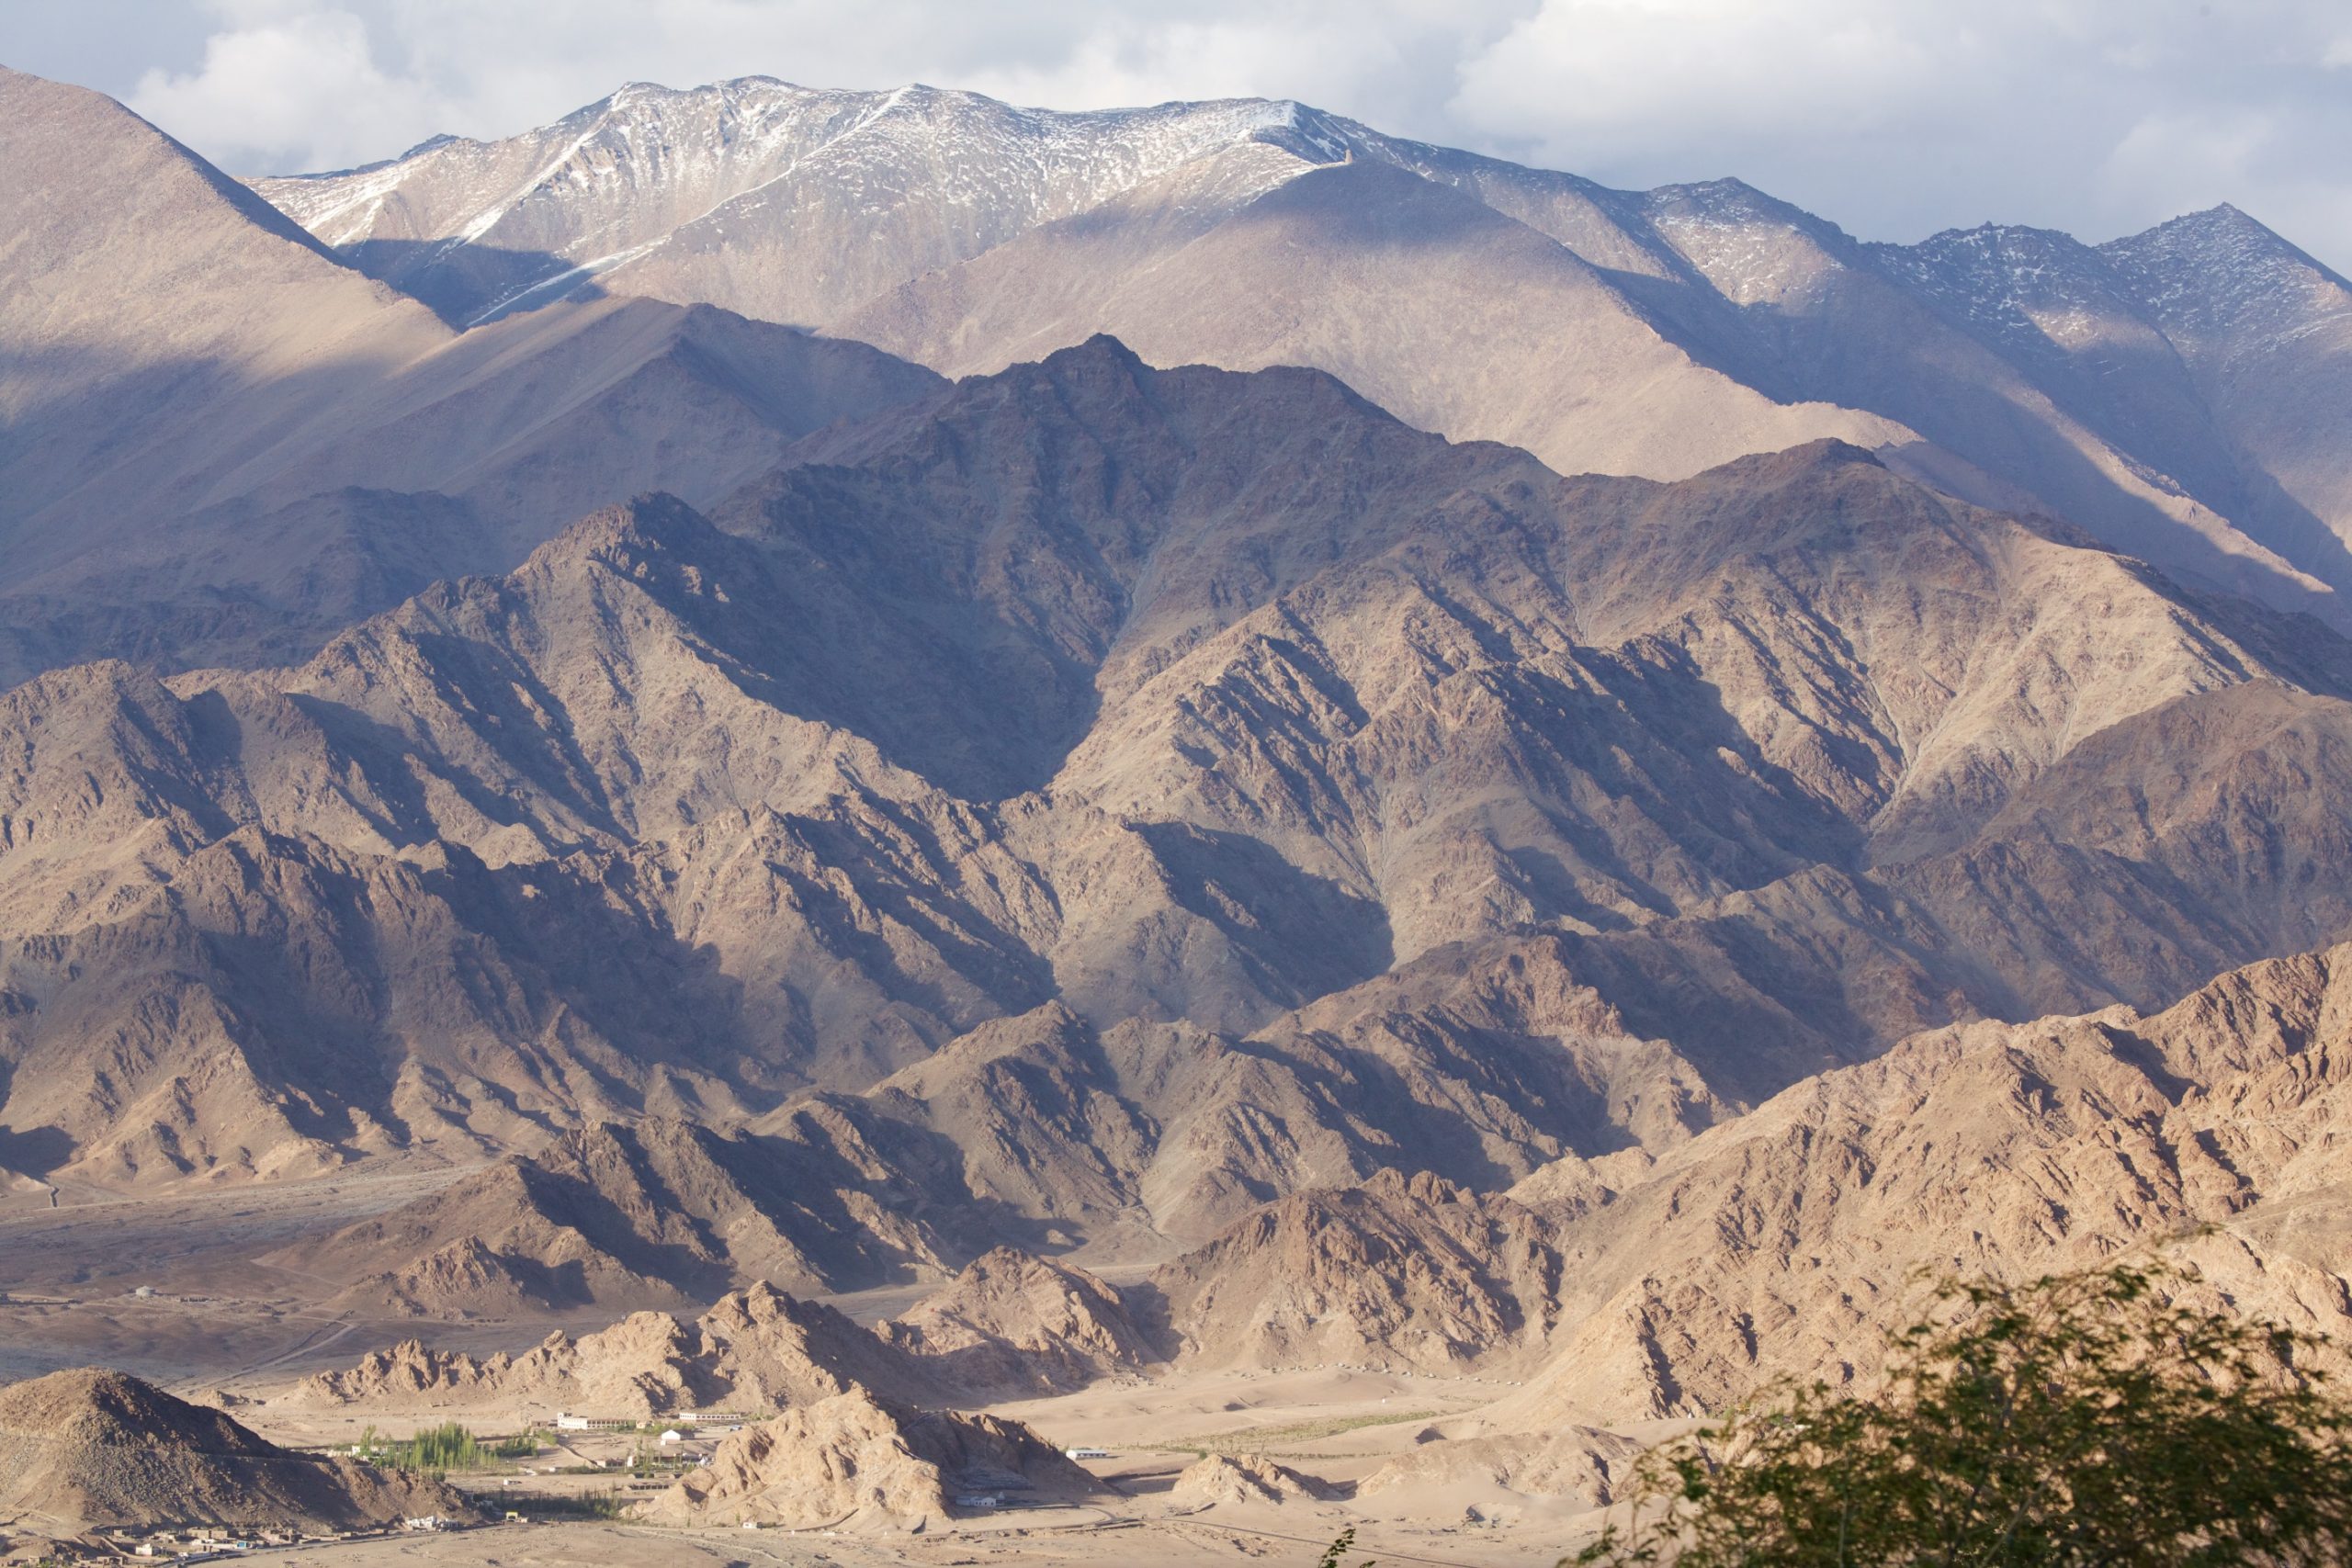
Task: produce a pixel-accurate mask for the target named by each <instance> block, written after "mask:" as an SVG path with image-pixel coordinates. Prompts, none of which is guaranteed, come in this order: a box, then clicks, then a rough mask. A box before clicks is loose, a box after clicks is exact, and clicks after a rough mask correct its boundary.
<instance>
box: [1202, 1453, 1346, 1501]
mask: <svg viewBox="0 0 2352 1568" xmlns="http://www.w3.org/2000/svg"><path fill="white" fill-rule="evenodd" d="M1329 1495H1331V1493H1330V1488H1329V1487H1327V1486H1325V1485H1324V1484H1323V1483H1321V1482H1319V1481H1317V1480H1316V1479H1315V1478H1314V1477H1313V1476H1311V1475H1304V1474H1301V1473H1300V1472H1297V1471H1295V1470H1293V1469H1291V1468H1290V1467H1289V1466H1288V1465H1282V1464H1276V1463H1275V1462H1274V1461H1272V1460H1270V1459H1268V1458H1267V1457H1266V1456H1265V1455H1263V1454H1204V1455H1203V1456H1202V1457H1201V1458H1199V1459H1197V1460H1194V1461H1193V1462H1192V1463H1191V1464H1188V1465H1186V1466H1185V1467H1184V1469H1183V1471H1182V1473H1180V1474H1179V1475H1178V1476H1177V1477H1176V1485H1175V1489H1174V1491H1173V1492H1172V1493H1171V1494H1170V1502H1172V1503H1177V1504H1182V1505H1186V1506H1192V1507H1196V1508H1200V1507H1214V1506H1216V1505H1217V1504H1219V1503H1287V1502H1289V1501H1290V1500H1291V1499H1293V1498H1298V1497H1303V1498H1306V1499H1308V1500H1310V1501H1311V1500H1317V1499H1321V1498H1325V1497H1328V1496H1329Z"/></svg>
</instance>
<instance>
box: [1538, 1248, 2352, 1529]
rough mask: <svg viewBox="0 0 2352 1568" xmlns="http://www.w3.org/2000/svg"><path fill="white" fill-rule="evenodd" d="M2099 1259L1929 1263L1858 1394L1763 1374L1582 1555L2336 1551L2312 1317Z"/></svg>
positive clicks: (2339, 1504) (1673, 1454)
mask: <svg viewBox="0 0 2352 1568" xmlns="http://www.w3.org/2000/svg"><path fill="white" fill-rule="evenodd" d="M2189 1282H2190V1280H2189V1277H2188V1276H2186V1275H2183V1274H2180V1273H2178V1272H2177V1271H2175V1270H2172V1269H2167V1268H2165V1267H2161V1266H2143V1265H2137V1264H2119V1265H2117V1266H2114V1267H2111V1268H2108V1269H2099V1270H2096V1271H2092V1272H2087V1273H2080V1274H2069V1275H2063V1276H2057V1277H2053V1278H2047V1279H2043V1280H2037V1281H2035V1282H2034V1283H2032V1284H2029V1285H2021V1286H2008V1285H2003V1284H1997V1283H1991V1282H1975V1283H1959V1284H1950V1285H1947V1286H1945V1287H1943V1289H1942V1290H1941V1291H1940V1292H1939V1297H1938V1307H1937V1310H1936V1311H1935V1312H1933V1313H1932V1314H1930V1315H1929V1317H1928V1320H1927V1321H1924V1322H1922V1323H1920V1324H1918V1325H1916V1326H1914V1327H1912V1328H1911V1329H1909V1330H1908V1331H1907V1332H1905V1333H1904V1334H1903V1335H1901V1336H1899V1337H1897V1338H1896V1340H1895V1342H1894V1347H1893V1350H1892V1355H1891V1358H1890V1363H1889V1366H1888V1369H1887V1375H1886V1377H1885V1379H1884V1382H1883V1386H1881V1387H1880V1388H1879V1389H1878V1390H1877V1392H1875V1393H1871V1394H1870V1395H1869V1396H1867V1397H1854V1396H1851V1395H1849V1394H1845V1393H1838V1392H1837V1391H1834V1390H1832V1389H1830V1388H1829V1387H1827V1386H1826V1384H1821V1383H1813V1384H1809V1385H1807V1384H1782V1385H1779V1386H1777V1387H1775V1388H1773V1389H1772V1390H1770V1391H1769V1392H1768V1393H1767V1394H1766V1395H1764V1396H1762V1397H1759V1398H1758V1400H1755V1401H1752V1402H1750V1404H1748V1405H1747V1406H1746V1407H1745V1408H1744V1409H1742V1410H1741V1411H1739V1412H1737V1413H1735V1414H1734V1415H1732V1416H1729V1417H1727V1418H1726V1419H1724V1420H1723V1421H1721V1422H1719V1423H1717V1424H1715V1425H1713V1426H1711V1427H1706V1428H1704V1429H1702V1430H1701V1431H1700V1432H1698V1433H1695V1434H1693V1435H1692V1436H1691V1437H1690V1438H1685V1439H1682V1440H1679V1441H1677V1442H1673V1443H1668V1444H1664V1445H1661V1446H1660V1447H1658V1448H1657V1449H1654V1450H1650V1452H1649V1453H1647V1454H1645V1456H1644V1457H1643V1459H1642V1461H1639V1463H1638V1464H1637V1466H1636V1468H1635V1471H1634V1479H1633V1483H1632V1484H1631V1486H1630V1488H1629V1489H1628V1492H1627V1494H1625V1495H1623V1496H1622V1497H1621V1501H1622V1502H1623V1503H1624V1504H1625V1505H1626V1506H1627V1508H1628V1511H1629V1514H1630V1517H1629V1518H1628V1519H1626V1520H1624V1521H1622V1522H1612V1523H1611V1525H1610V1526H1609V1527H1608V1529H1606V1530H1605V1531H1604V1532H1603V1534H1602V1535H1601V1537H1600V1539H1599V1540H1595V1541H1594V1542H1593V1543H1592V1544H1591V1545H1590V1546H1589V1547H1587V1548H1586V1549H1585V1550H1584V1551H1582V1552H1580V1553H1578V1554H1577V1556H1575V1557H1574V1558H1570V1559H1566V1560H1564V1561H1565V1562H1572V1563H1576V1564H1579V1565H1581V1568H1642V1565H1646V1564H1653V1563H1659V1564H1662V1563H1669V1562H1670V1563H1674V1564H1676V1565H1678V1568H1734V1565H1737V1568H1780V1565H1783V1564H1786V1565H1789V1568H1799V1565H1802V1568H1845V1565H1847V1564H1858V1565H1859V1564H1881V1563H1903V1564H1939V1565H1951V1568H1960V1565H1962V1564H1970V1565H1978V1564H1981V1565H1986V1568H1992V1565H2001V1568H2007V1565H2011V1564H2016V1565H2033V1568H2042V1565H2052V1568H2059V1565H2065V1568H2072V1565H2077V1564H2079V1565H2084V1568H2088V1565H2090V1564H2100V1565H2131V1568H2142V1565H2145V1568H2173V1565H2180V1568H2209V1565H2220V1564H2237V1563H2256V1562H2260V1563H2276V1564H2282V1565H2295V1564H2302V1563H2337V1562H2346V1561H2347V1560H2352V1407H2347V1406H2346V1404H2344V1403H2343V1402H2342V1401H2340V1400H2339V1399H2337V1398H2336V1397H2335V1394H2334V1393H2333V1392H2332V1391H2331V1390H2330V1389H2329V1388H2328V1387H2327V1385H2326V1383H2325V1382H2324V1375H2323V1373H2322V1372H2320V1371H2317V1370H2315V1369H2313V1368H2312V1367H2311V1366H2310V1365H2309V1362H2310V1360H2311V1359H2312V1358H2311V1356H2310V1354H2309V1352H2310V1351H2311V1350H2312V1348H2314V1347H2315V1343H2316V1342H2315V1341H2313V1340H2312V1339H2311V1338H2310V1337H2306V1336H2301V1335H2297V1334H2293V1333H2290V1332H2288V1331H2286V1330H2284V1329H2280V1328H2276V1327H2272V1326H2268V1325H2255V1324H2249V1323H2247V1322H2245V1321H2243V1320H2241V1319H2239V1318H2235V1317H2231V1316H2228V1315H2224V1314H2215V1313H2209V1312H2203V1311H2199V1310H2197V1309H2195V1308H2192V1307H2189V1306H2186V1305H2183V1304H2181V1303H2180V1302H2179V1301H2178V1299H2177V1297H2178V1295H2179V1294H2180V1293H2181V1292H2180V1290H2179V1287H2181V1286H2184V1285H2186V1284H2188V1283H2189Z"/></svg>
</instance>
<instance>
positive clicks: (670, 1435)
mask: <svg viewBox="0 0 2352 1568" xmlns="http://www.w3.org/2000/svg"><path fill="white" fill-rule="evenodd" d="M654 1440H655V1441H656V1442H659V1443H661V1444H662V1446H663V1447H665V1448H666V1447H668V1446H669V1445H670V1444H672V1443H683V1442H684V1441H685V1440H686V1439H685V1435H684V1433H682V1432H679V1431H678V1430H677V1429H676V1428H674V1427H673V1428H672V1429H671V1430H669V1431H667V1432H664V1433H662V1436H661V1437H659V1438H656V1439H654Z"/></svg>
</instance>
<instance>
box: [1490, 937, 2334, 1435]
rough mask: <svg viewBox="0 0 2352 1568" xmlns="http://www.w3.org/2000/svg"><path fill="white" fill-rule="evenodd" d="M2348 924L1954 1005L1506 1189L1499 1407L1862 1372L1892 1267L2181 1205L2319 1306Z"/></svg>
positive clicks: (2322, 1304)
mask: <svg viewBox="0 0 2352 1568" xmlns="http://www.w3.org/2000/svg"><path fill="white" fill-rule="evenodd" d="M2347 965H2352V950H2347V949H2345V948H2341V947H2338V948H2334V949H2330V950H2328V951H2326V952H2324V953H2314V954H2310V955H2305V956H2299V957H2293V958H2284V959H2277V960H2271V961H2267V962H2265V963H2262V964H2255V965H2253V966H2251V967H2249V968H2246V969H2243V970H2238V971H2233V972H2232V973H2230V974H2228V975H2225V976H2222V977H2220V978H2218V979H2216V980H2214V981H2213V982H2211V984H2209V985H2207V986H2205V987H2201V988H2200V989H2199V990H2198V991H2196V992H2195V993H2193V994H2192V995H2190V996H2188V998H2184V999H2183V1000H2181V1001H2180V1002H2179V1003H2177V1004H2176V1005H2175V1006H2173V1007H2171V1008H2169V1009H2166V1010H2164V1011H2162V1012H2160V1013H2157V1014H2154V1015H2153V1016H2150V1017H2147V1018H2140V1017H2137V1016H2135V1015H2134V1014H2133V1013H2131V1011H2130V1010H2128V1009H2117V1010H2109V1011H2107V1012H2102V1013H2097V1014H2092V1015H2089V1016H2087V1017H2083V1018H2075V1019H2051V1020H2043V1021H2039V1022H2036V1023H2032V1024H2024V1025H2016V1024H1997V1023H1977V1024H1971V1025H1965V1026H1962V1027H1959V1028H1955V1029H1950V1030H1943V1031H1938V1032H1933V1033H1930V1034H1926V1035H1922V1036H1920V1037H1918V1038H1917V1039H1914V1040H1911V1041H1908V1042H1905V1043H1904V1044H1902V1045H1900V1046H1898V1047H1897V1048H1896V1049H1894V1051H1892V1052H1890V1053H1888V1054H1887V1055H1885V1056H1883V1057H1882V1058H1880V1059H1879V1060H1877V1061H1874V1062H1871V1063H1868V1064H1866V1065H1863V1066H1857V1067H1851V1068H1847V1069H1844V1070H1842V1071H1839V1072H1835V1073H1830V1074H1826V1075H1825V1076H1823V1077H1820V1078H1817V1079H1815V1080H1812V1081H1810V1082H1807V1083H1805V1084H1802V1085H1799V1086H1798V1087H1796V1088H1794V1089H1791V1090H1789V1091H1788V1092H1787V1093H1785V1094H1783V1095H1781V1097H1779V1098H1778V1099H1776V1100H1772V1101H1770V1102H1769V1103H1768V1104H1766V1105H1764V1106H1761V1107H1759V1108H1758V1110H1757V1111H1754V1112H1752V1113H1751V1114H1749V1115H1747V1116H1746V1117H1743V1118H1741V1119H1740V1120H1739V1121H1737V1122H1733V1123H1730V1124H1728V1125H1726V1126H1724V1127H1721V1128H1718V1129H1715V1130H1714V1131H1713V1132H1710V1133H1708V1134H1702V1136H1700V1137H1699V1138H1696V1139H1694V1140H1692V1141H1691V1142H1690V1143H1689V1144H1686V1145H1682V1146H1681V1147H1679V1148H1678V1149H1676V1150H1674V1151H1672V1152H1670V1153H1668V1154H1667V1155H1665V1156H1662V1157H1661V1158H1660V1159H1659V1160H1658V1161H1657V1165H1656V1168H1654V1169H1651V1170H1648V1171H1646V1172H1643V1173H1639V1174H1635V1173H1633V1172H1631V1171H1630V1170H1629V1169H1627V1168H1625V1167H1623V1164H1622V1162H1621V1164H1620V1165H1619V1166H1618V1167H1616V1168H1610V1169H1606V1170H1598V1171H1596V1170H1594V1169H1592V1168H1589V1167H1587V1166H1584V1165H1581V1164H1580V1163H1579V1162H1574V1161H1570V1162H1566V1163H1564V1164H1563V1166H1561V1167H1560V1168H1556V1169H1555V1170H1547V1171H1543V1172H1539V1173H1537V1174H1536V1175H1535V1176H1533V1177H1532V1178H1530V1179H1528V1180H1526V1181H1524V1182H1522V1183H1521V1184H1520V1186H1519V1187H1518V1188H1517V1189H1516V1190H1515V1197H1516V1198H1517V1200H1518V1201H1520V1202H1521V1203H1522V1204H1525V1205H1527V1206H1529V1207H1530V1208H1531V1209H1532V1210H1534V1211H1536V1212H1538V1213H1548V1214H1549V1215H1550V1216H1551V1217H1552V1218H1553V1219H1554V1220H1555V1222H1557V1228H1556V1229H1555V1230H1554V1231H1553V1232H1552V1235H1553V1236H1554V1238H1555V1245H1557V1246H1558V1247H1559V1248H1560V1251H1561V1258H1562V1262H1561V1269H1562V1274H1561V1278H1562V1281H1563V1289H1562V1292H1561V1297H1560V1320H1559V1321H1560V1327H1559V1329H1558V1331H1557V1333H1556V1335H1555V1338H1554V1340H1553V1342H1552V1348H1551V1354H1552V1357H1553V1359H1552V1363H1551V1367H1550V1370H1549V1371H1547V1372H1546V1373H1545V1374H1544V1377H1543V1378H1542V1379H1541V1380H1538V1381H1537V1382H1535V1383H1534V1384H1532V1386H1531V1387H1530V1389H1529V1390H1528V1392H1527V1393H1525V1394H1524V1395H1522V1396H1521V1397H1520V1398H1519V1399H1517V1400H1516V1401H1515V1402H1513V1403H1511V1404H1509V1405H1507V1406H1505V1407H1503V1408H1500V1409H1498V1412H1497V1413H1496V1424H1497V1425H1498V1426H1500V1427H1509V1428H1510V1429H1517V1428H1518V1427H1520V1426H1525V1427H1528V1429H1536V1428H1538V1427H1542V1426H1544V1425H1546V1424H1549V1423H1552V1422H1554V1421H1556V1420H1558V1419H1560V1418H1561V1417H1563V1416H1567V1415H1570V1414H1571V1413H1575V1412H1586V1413H1589V1414H1590V1415H1592V1416H1600V1417H1602V1418H1606V1419H1616V1420H1625V1419H1638V1418H1640V1417H1642V1416H1647V1415H1655V1414H1660V1413H1664V1412H1668V1411H1674V1410H1686V1409H1696V1408H1710V1407H1720V1406H1721V1405H1722V1404H1724V1402H1725V1401H1727V1400H1731V1399H1735V1398H1736V1397H1738V1396H1739V1395H1740V1394H1741V1393H1745V1392H1746V1391H1747V1390H1748V1389H1751V1388H1753V1387H1754V1386H1755V1385H1756V1383H1757V1382H1758V1380H1759V1379H1761V1378H1763V1377H1766V1376H1769V1375H1771V1374H1773V1373H1777V1372H1793V1373H1797V1374H1800V1375H1813V1374H1815V1373H1819V1374H1823V1375H1826V1376H1828V1377H1830V1378H1831V1379H1832V1380H1833V1381H1835V1380H1837V1379H1839V1378H1843V1377H1852V1376H1859V1375H1862V1374H1865V1373H1867V1371H1869V1370H1870V1368H1871V1366H1873V1365H1874V1364H1875V1361H1876V1358H1877V1355H1878V1348H1877V1347H1878V1336H1879V1335H1881V1334H1882V1333H1883V1332H1885V1331H1886V1330H1888V1329H1890V1328H1892V1327H1894V1326H1897V1325H1900V1324H1901V1323H1902V1322H1905V1321H1907V1320H1908V1316H1909V1315H1910V1314H1916V1313H1917V1311H1918V1310H1919V1309H1920V1308H1921V1307H1922V1306H1923V1304H1924V1302H1925V1289H1926V1287H1925V1285H1924V1284H1923V1283H1922V1282H1921V1281H1920V1280H1918V1279H1917V1278H1916V1277H1915V1271H1916V1270H1918V1269H1927V1270H1930V1271H1951V1272H1960V1273H1970V1272H1976V1271H1991V1272H1995V1273H1999V1274H2003V1275H2007V1276H2011V1277H2016V1276H2019V1275H2028V1274H2031V1273H2034V1272H2038V1271H2041V1270H2046V1269H2061V1268H2067V1267H2079V1266H2082V1265H2086V1264H2090V1263H2095V1262H2097V1261H2098V1260H2099V1259H2101V1258H2107V1257H2110V1256H2113V1255H2114V1254H2116V1253H2117V1252H2118V1251H2120V1250H2121V1249H2124V1248H2129V1247H2135V1246H2141V1245H2143V1244H2150V1243H2154V1242H2158V1241H2161V1240H2162V1239H2164V1238H2165V1237H2168V1236H2173V1235H2178V1234H2179V1233H2181V1232H2183V1231H2185V1230H2188V1229H2190V1228H2192V1227H2195V1226H2198V1225H2200V1224H2211V1225H2216V1226H2218V1227H2219V1230H2218V1231H2217V1232H2216V1233H2215V1234H2214V1235H2211V1236H2210V1237H2207V1238H2203V1239H2198V1240H2193V1241H2190V1242H2188V1243H2184V1244H2182V1245H2180V1246H2179V1247H2178V1248H2177V1251H2178V1255H2179V1257H2180V1258H2182V1259H2183V1260H2184V1261H2188V1262H2190V1263H2193V1264H2195V1265H2196V1266H2197V1267H2198V1268H2199V1269H2200V1270H2201V1271H2202V1273H2203V1274H2204V1276H2205V1278H2206V1280H2208V1281H2209V1288H2210V1289H2211V1290H2213V1291H2216V1292H2220V1293H2221V1294H2222V1296H2223V1297H2225V1298H2227V1299H2229V1300H2233V1301H2235V1302H2237V1303H2240V1304H2242V1305H2244V1306H2245V1307H2246V1308H2248V1309H2249V1310H2253V1311H2256V1312H2259V1313H2260V1314H2263V1315H2265V1316H2269V1317H2274V1318H2278V1319H2280V1320H2282V1321H2286V1322H2289V1323H2293V1324H2298V1325H2302V1326H2306V1327H2313V1328H2319V1329H2323V1330H2326V1331H2330V1332H2340V1331H2341V1329H2342V1327H2343V1325H2344V1322H2345V1319H2346V1315H2347V1314H2348V1313H2352V1306H2347V1302H2352V1295H2347V1291H2346V1280H2345V1279H2344V1277H2343V1258H2342V1256H2341V1251H2340V1248H2338V1247H2336V1245H2335V1239H2334V1238H2335V1237H2337V1236H2338V1235H2340V1234H2341V1232H2342V1229H2343V1226H2344V1224H2346V1220H2345V1216H2344V1213H2343V1210H2344V1205H2345V1199H2346V1195H2345V1191H2344V1186H2343V1181H2342V1174H2343V1173H2342V1171H2341V1169H2340V1168H2339V1167H2340V1159H2339V1158H2338V1155H2337V1149H2338V1147H2339V1145H2340V1144H2341V1141H2342V1134H2341V1131H2340V1128H2341V1125H2342V1122H2343V1120H2344V1116H2345V1112H2346V1096H2345V1092H2344V1088H2343V1082H2342V1080H2343V1077H2344V1071H2343V1066H2344V1064H2343V1061H2342V1058H2343V1049H2342V1046H2343V1042H2344V1040H2345V1037H2346V1019H2347V1013H2346V999H2347V977H2352V967H2347Z"/></svg>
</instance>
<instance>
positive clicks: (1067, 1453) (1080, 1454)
mask: <svg viewBox="0 0 2352 1568" xmlns="http://www.w3.org/2000/svg"><path fill="white" fill-rule="evenodd" d="M1062 1457H1063V1458H1064V1459H1109V1458H1110V1457H1111V1450H1109V1449H1064V1450H1062Z"/></svg>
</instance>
